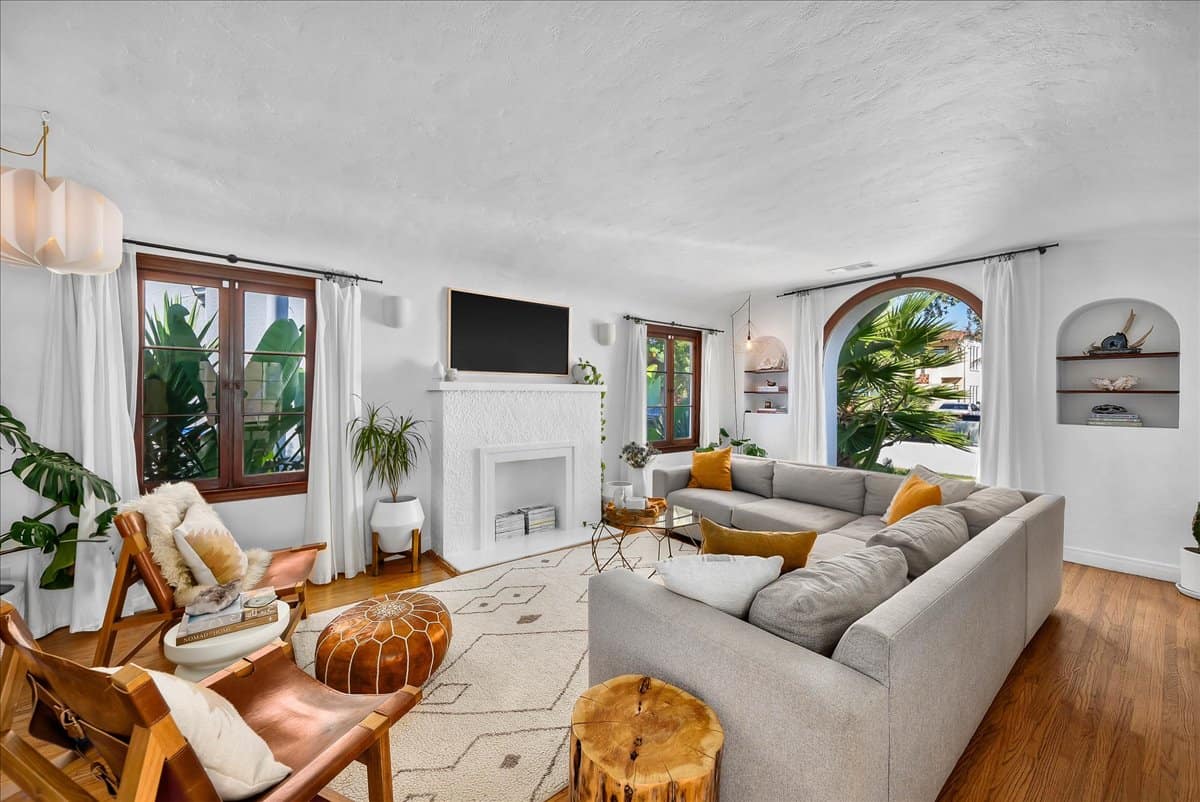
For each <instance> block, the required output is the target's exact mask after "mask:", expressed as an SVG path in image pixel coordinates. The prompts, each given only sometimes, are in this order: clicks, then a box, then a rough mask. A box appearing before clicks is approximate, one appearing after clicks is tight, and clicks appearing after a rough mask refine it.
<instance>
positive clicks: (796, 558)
mask: <svg viewBox="0 0 1200 802" xmlns="http://www.w3.org/2000/svg"><path fill="white" fill-rule="evenodd" d="M700 534H701V535H702V536H703V538H704V542H703V543H702V544H701V546H700V553H701V554H736V555H741V556H743V557H782V558H783V573H787V572H788V571H795V570H796V569H797V568H803V567H804V566H805V564H806V563H808V553H809V552H810V551H812V547H813V543H816V542H817V533H816V532H744V531H742V530H741V529H727V528H726V527H724V526H721V525H720V524H717V523H713V522H712V521H710V520H708V519H707V518H701V519H700Z"/></svg>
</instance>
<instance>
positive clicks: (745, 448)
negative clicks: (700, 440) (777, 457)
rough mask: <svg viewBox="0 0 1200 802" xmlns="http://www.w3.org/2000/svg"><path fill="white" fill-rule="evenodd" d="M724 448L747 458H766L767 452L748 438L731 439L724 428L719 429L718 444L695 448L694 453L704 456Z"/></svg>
mask: <svg viewBox="0 0 1200 802" xmlns="http://www.w3.org/2000/svg"><path fill="white" fill-rule="evenodd" d="M725 446H731V447H733V449H734V451H736V452H737V453H738V454H742V455H744V456H747V457H765V456H767V450H766V449H765V448H762V447H760V446H758V445H756V444H755V443H754V441H752V440H750V439H748V438H736V437H731V436H730V435H729V432H728V431H727V430H726V429H725V427H724V426H722V427H721V440H720V442H717V443H709V444H708V445H706V446H701V447H700V448H697V449H696V451H698V452H700V453H701V454H706V453H708V452H709V451H716V450H717V449H718V448H724V447H725Z"/></svg>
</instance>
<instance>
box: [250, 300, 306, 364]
mask: <svg viewBox="0 0 1200 802" xmlns="http://www.w3.org/2000/svg"><path fill="white" fill-rule="evenodd" d="M244 304H245V305H244V307H243V309H244V311H245V319H244V338H243V340H242V343H243V344H244V345H245V347H246V350H247V351H270V352H273V353H282V354H303V353H304V322H305V320H306V317H305V315H306V314H307V309H306V307H307V301H305V299H303V298H293V297H291V296H289V295H274V294H268V293H262V292H247V293H245V295H244Z"/></svg>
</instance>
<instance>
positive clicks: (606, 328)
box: [596, 323, 617, 347]
mask: <svg viewBox="0 0 1200 802" xmlns="http://www.w3.org/2000/svg"><path fill="white" fill-rule="evenodd" d="M616 341H617V324H616V323H597V324H596V342H597V343H599V344H600V345H603V346H605V347H607V346H610V345H612V344H613V343H615V342H616Z"/></svg>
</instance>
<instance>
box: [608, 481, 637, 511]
mask: <svg viewBox="0 0 1200 802" xmlns="http://www.w3.org/2000/svg"><path fill="white" fill-rule="evenodd" d="M605 490H606V492H605V495H604V501H605V502H609V501H611V502H612V503H613V504H615V505H616V506H617V507H620V508H622V509H624V507H625V502H626V500H627V499H629V498H630V497H631V496H632V495H633V482H609V483H608V484H607V485H605Z"/></svg>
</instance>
